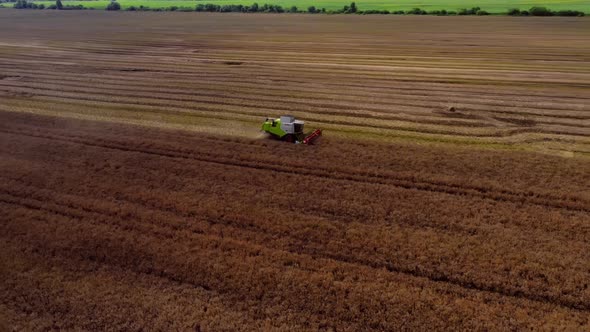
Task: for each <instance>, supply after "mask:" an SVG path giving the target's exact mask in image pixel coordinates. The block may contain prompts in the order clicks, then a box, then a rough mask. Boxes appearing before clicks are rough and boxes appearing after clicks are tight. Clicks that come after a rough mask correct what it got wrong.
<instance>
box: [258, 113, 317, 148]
mask: <svg viewBox="0 0 590 332" xmlns="http://www.w3.org/2000/svg"><path fill="white" fill-rule="evenodd" d="M303 124H304V122H303V121H301V120H295V117H293V116H291V115H283V116H281V117H280V118H278V119H270V118H266V121H264V123H263V124H262V131H264V132H266V133H268V134H270V135H271V136H272V137H275V138H277V139H280V140H283V141H285V142H290V143H295V144H312V143H313V142H314V141H315V140H317V139H318V138H319V137H320V136H321V135H322V130H321V129H316V130H314V131H312V132H311V133H310V134H308V135H305V134H303Z"/></svg>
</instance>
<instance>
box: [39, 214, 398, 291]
mask: <svg viewBox="0 0 590 332" xmlns="http://www.w3.org/2000/svg"><path fill="white" fill-rule="evenodd" d="M68 224H69V222H68ZM59 227H61V226H59ZM70 227H71V226H70ZM76 228H80V227H76ZM88 228H90V229H91V231H92V233H93V234H94V237H95V238H94V239H93V240H92V242H95V241H97V240H100V239H98V238H97V237H100V238H102V241H105V240H106V242H102V243H103V245H99V246H98V247H96V248H97V250H101V251H102V250H103V249H102V248H103V247H106V245H108V244H109V243H110V242H111V241H112V240H107V238H106V237H105V236H106V234H107V233H105V231H107V230H106V229H105V227H104V226H91V225H85V226H84V229H85V230H84V231H85V232H86V231H88ZM102 229H104V230H102ZM107 232H108V231H107ZM120 232H121V233H123V234H120V235H119V236H118V237H119V241H121V240H122V238H123V235H124V234H125V233H127V231H120ZM35 233H38V232H35ZM101 233H102V234H101ZM178 235H180V234H178ZM194 236H195V235H194V234H193V235H192V236H191V237H194ZM30 237H31V236H29V238H30ZM158 237H159V236H158ZM177 238H178V239H179V240H180V241H182V238H183V237H177ZM144 239H146V236H145V235H144V236H141V238H140V239H139V241H137V239H136V241H134V242H135V243H137V242H140V243H141V242H145V241H144ZM146 240H147V239H146ZM212 240H214V241H215V239H212ZM34 241H35V240H34ZM160 241H162V240H160ZM35 242H37V244H36V246H39V245H40V244H41V243H43V242H41V241H38V240H37V241H35ZM62 242H63V240H62ZM69 242H70V244H69V245H67V244H66V243H64V244H63V245H64V246H63V247H62V246H57V247H54V248H52V249H51V245H49V246H48V244H47V243H45V244H44V245H43V244H41V245H42V246H43V247H44V248H45V250H47V249H49V250H53V251H54V252H57V253H59V254H58V255H61V254H64V255H67V254H69V253H68V251H69V250H71V249H69V248H68V247H77V245H76V244H75V243H76V240H73V241H72V240H70V241H69ZM72 242H73V243H72ZM164 242H169V241H166V240H164ZM95 243H97V244H98V243H100V242H95ZM130 245H131V246H132V247H129V246H130ZM203 245H206V243H205V244H203ZM228 245H229V244H228ZM121 246H122V247H127V248H125V249H126V250H127V251H129V252H135V253H138V252H145V253H146V254H147V255H149V256H152V257H153V258H156V259H157V260H156V261H154V263H155V264H156V265H155V266H154V267H155V269H156V270H159V269H160V268H159V267H158V265H160V264H162V263H163V262H162V263H160V259H159V258H157V257H156V256H153V255H154V254H155V252H153V251H152V250H150V249H148V247H147V246H145V245H143V246H141V247H137V246H136V244H131V243H130V242H129V241H126V240H123V241H122V242H119V245H118V246H117V247H121ZM47 247H49V248H47ZM223 247H225V248H226V250H227V249H230V248H229V247H228V246H223ZM248 247H251V246H248ZM65 248H68V249H65ZM139 248H144V249H139ZM164 248H167V251H168V253H167V256H168V257H169V258H172V259H173V260H174V259H175V257H179V255H178V254H179V253H180V252H177V253H174V251H175V249H172V248H173V247H171V246H166V247H164ZM246 248H247V247H245V248H244V249H246ZM146 249H148V250H146ZM253 249H255V248H253ZM138 250H139V251H138ZM160 250H161V249H160ZM256 250H257V251H259V252H260V249H256ZM265 251H266V250H265ZM89 254H92V253H89ZM205 254H207V253H206V252H205V253H201V255H205ZM211 254H212V255H216V253H215V252H211ZM77 255H82V256H84V255H85V253H84V252H83V253H79V254H77ZM259 255H260V254H259ZM264 256H267V255H266V254H264ZM264 256H263V257H260V259H262V258H265V257H264ZM193 257H194V256H193ZM250 257H252V256H250ZM270 257H273V256H270ZM270 257H268V256H267V257H266V260H265V262H266V264H263V265H268V264H269V258H270ZM130 258H131V257H126V256H125V255H124V256H118V257H108V256H107V257H105V256H103V258H102V259H101V261H103V262H105V263H107V264H115V265H119V264H122V263H125V264H128V262H129V261H128V259H130ZM238 258H239V257H238ZM115 259H116V260H115ZM121 259H123V261H121ZM248 260H251V259H248ZM257 260H258V259H257ZM274 260H275V259H273V261H274ZM260 262H262V261H260ZM236 264H238V265H236ZM300 264H301V263H300ZM324 264H325V263H324ZM166 265H167V266H168V267H167V271H169V272H168V273H165V275H167V276H169V277H173V278H186V277H187V276H186V275H185V274H184V273H183V272H181V271H179V270H178V267H176V266H175V263H173V262H170V261H169V263H168V264H166ZM191 265H192V264H191ZM347 265H348V264H347ZM233 266H234V268H237V267H239V263H234V264H233ZM139 268H140V269H141V270H143V269H142V268H141V267H139ZM359 268H360V267H359ZM308 269H309V267H308ZM356 269H357V268H353V270H356ZM361 269H362V268H361ZM215 270H217V271H215ZM193 271H194V272H193V273H196V274H197V275H200V274H201V271H200V270H198V269H194V268H193ZM222 271H223V272H222ZM266 271H267V273H268V272H271V273H275V272H274V271H273V270H272V268H271V269H268V268H267V269H266ZM308 271H309V270H308ZM209 272H210V273H211V272H213V273H227V272H228V270H225V269H224V268H222V270H219V268H218V269H214V270H213V271H211V270H210V271H209ZM293 276H294V277H296V275H293ZM191 279H193V278H191V277H189V279H188V280H191ZM296 279H299V278H297V277H296ZM185 280H186V279H185ZM205 285H206V286H207V285H208V284H207V281H205ZM209 285H211V286H207V287H214V288H218V287H220V286H221V287H222V288H221V289H220V290H221V292H222V293H225V292H226V291H227V290H229V289H235V285H233V284H232V283H230V284H227V283H226V284H219V283H212V284H209ZM399 286H400V285H397V287H398V289H399ZM228 287H229V288H228ZM296 287H297V286H296ZM365 289H366V287H365ZM268 290H270V291H271V292H274V289H273V288H271V289H267V291H268Z"/></svg>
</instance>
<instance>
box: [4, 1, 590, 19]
mask: <svg viewBox="0 0 590 332" xmlns="http://www.w3.org/2000/svg"><path fill="white" fill-rule="evenodd" d="M13 7H14V8H16V9H58V10H68V9H93V8H85V7H84V6H83V5H75V6H72V5H66V6H64V5H63V3H62V2H61V0H56V2H55V5H50V6H47V7H46V6H45V5H44V4H36V3H34V2H32V1H28V0H16V2H15V3H14V6H13ZM105 10H109V11H117V10H121V5H120V4H119V3H118V2H117V1H115V0H112V1H111V2H109V4H108V5H107V6H106V8H105ZM124 10H126V11H183V12H192V11H196V12H212V13H309V14H320V13H324V14H385V15H386V14H394V15H437V16H452V15H459V16H462V15H479V16H481V15H490V13H489V12H487V11H485V10H482V9H481V8H480V7H473V8H462V9H459V10H457V11H454V10H445V9H442V10H430V11H426V10H423V9H421V8H413V9H410V10H406V11H403V10H396V11H389V10H386V9H384V10H378V9H370V10H359V9H358V7H357V5H356V3H355V2H352V3H350V5H345V6H344V7H342V8H341V9H337V10H326V9H325V8H317V7H315V6H309V7H308V8H307V9H300V8H298V7H297V6H291V7H288V8H284V7H283V6H281V5H273V4H266V3H265V4H263V5H259V4H258V3H256V2H255V3H253V4H252V5H250V6H248V5H217V4H212V3H207V4H198V5H197V6H196V7H194V8H193V7H179V6H170V7H166V8H150V7H147V6H138V7H136V6H129V7H127V8H125V9H124ZM504 14H505V15H510V16H584V12H581V11H578V10H559V11H553V10H551V9H548V8H546V7H531V8H530V9H529V10H520V9H517V8H513V9H509V10H508V11H507V12H506V13H504Z"/></svg>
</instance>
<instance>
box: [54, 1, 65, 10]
mask: <svg viewBox="0 0 590 332" xmlns="http://www.w3.org/2000/svg"><path fill="white" fill-rule="evenodd" d="M55 7H57V9H62V8H64V5H63V4H62V3H61V0H56V1H55Z"/></svg>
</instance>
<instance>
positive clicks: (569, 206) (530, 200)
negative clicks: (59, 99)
mask: <svg viewBox="0 0 590 332" xmlns="http://www.w3.org/2000/svg"><path fill="white" fill-rule="evenodd" d="M0 131H1V132H4V133H8V134H15V135H24V136H30V137H37V138H42V139H50V140H57V141H63V142H69V143H74V144H82V145H87V146H93V147H98V148H106V149H116V150H121V151H126V152H138V153H146V154H154V155H159V156H162V157H168V158H182V159H193V160H199V161H202V162H209V163H215V164H221V165H229V166H234V167H246V168H255V169H263V170H269V171H273V172H280V173H287V174H291V173H296V174H298V175H304V176H312V177H318V178H331V179H334V180H341V181H352V182H357V183H372V184H381V185H391V186H396V187H399V188H404V189H410V190H421V191H431V192H439V193H445V194H449V195H459V196H464V195H467V196H474V197H480V198H486V199H492V200H496V201H500V202H501V201H509V202H513V203H521V204H534V205H538V206H543V207H548V208H556V209H565V210H571V211H583V212H590V207H588V202H585V201H579V200H577V199H576V200H568V201H559V202H557V201H555V197H551V196H546V195H542V194H538V193H532V192H531V193H517V192H510V191H507V190H494V189H487V188H481V187H467V188H466V187H464V186H457V185H452V184H448V183H436V182H426V181H423V180H416V179H412V180H409V179H403V178H397V179H396V178H392V177H391V176H379V175H358V174H352V173H344V172H342V171H334V170H322V169H317V168H315V169H310V168H307V167H305V166H294V165H280V164H267V163H260V162H259V161H253V160H235V159H227V157H226V159H225V160H223V161H221V160H220V158H219V157H220V156H219V155H218V154H207V155H204V153H202V152H200V153H199V156H196V155H194V154H191V153H187V152H180V151H172V150H166V149H158V148H148V147H136V148H133V147H129V146H127V145H125V144H121V143H117V142H100V143H93V142H92V141H89V140H87V139H84V138H81V137H71V136H68V135H48V134H36V133H30V132H29V133H26V132H22V131H13V130H6V129H0Z"/></svg>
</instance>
